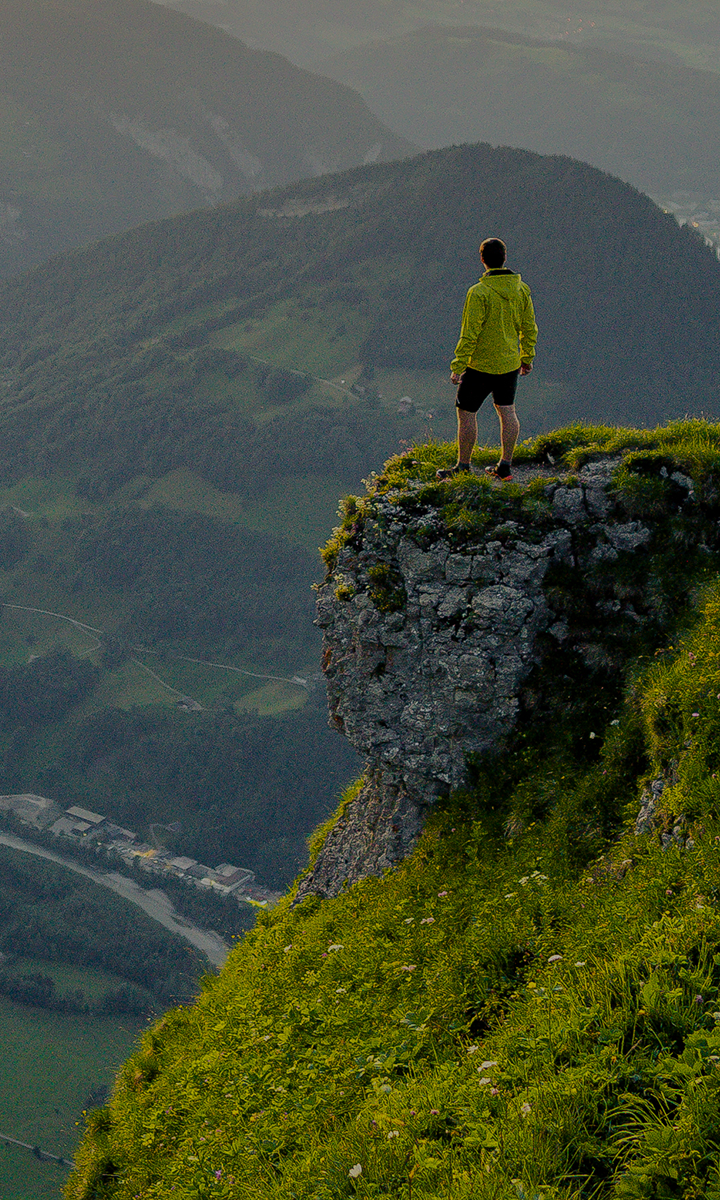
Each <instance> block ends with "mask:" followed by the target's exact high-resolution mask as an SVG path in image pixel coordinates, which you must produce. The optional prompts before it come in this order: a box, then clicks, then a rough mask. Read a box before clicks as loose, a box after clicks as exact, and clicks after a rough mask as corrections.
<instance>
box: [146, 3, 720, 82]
mask: <svg viewBox="0 0 720 1200" xmlns="http://www.w3.org/2000/svg"><path fill="white" fill-rule="evenodd" d="M165 2H166V3H168V4H169V6H170V7H172V8H176V9H181V10H182V11H183V12H186V13H190V14H191V15H192V16H194V17H198V18H200V19H201V20H203V21H208V22H210V23H211V24H214V25H219V26H220V27H221V28H223V29H226V30H227V31H228V32H229V33H232V34H234V35H235V37H239V38H242V39H243V41H247V42H249V43H250V44H252V45H257V46H262V47H267V48H269V49H272V50H278V51H279V52H280V53H282V54H286V55H287V56H288V58H290V59H291V60H292V61H293V62H297V63H300V64H301V65H302V66H317V64H318V63H319V62H320V61H321V60H322V59H324V58H326V57H327V56H328V55H330V54H333V53H334V52H337V51H342V50H345V49H349V48H351V47H354V46H360V45H363V44H365V43H368V42H373V41H376V40H378V39H385V38H392V37H397V36H398V35H401V34H404V33H407V32H409V31H410V30H413V29H417V28H419V27H421V26H423V25H427V24H429V23H430V22H436V23H438V24H441V25H470V24H472V25H490V26H495V27H498V28H502V29H505V30H510V31H512V32H515V33H523V34H526V35H528V36H530V37H538V38H543V39H547V40H551V41H552V40H557V39H558V38H563V39H565V40H567V41H569V42H573V43H577V44H583V45H585V44H587V45H591V46H605V47H606V48H607V49H617V50H621V51H623V52H625V53H629V54H637V55H638V56H640V57H643V58H655V59H660V60H662V61H665V62H672V61H675V62H678V63H681V62H682V63H686V64H687V65H689V66H694V67H704V68H707V69H711V70H720V48H719V43H720V31H719V29H718V12H717V6H716V4H715V3H714V0H685V2H684V3H682V4H680V3H665V4H660V3H656V4H649V3H647V0H604V2H603V4H602V5H600V6H597V7H595V8H594V9H593V8H590V9H588V8H587V7H585V8H582V11H580V9H579V7H578V5H577V4H576V3H574V2H573V0H502V3H500V2H499V0H392V3H388V2H387V0H273V3H272V4H269V3H267V0H264V2H263V0H165Z"/></svg>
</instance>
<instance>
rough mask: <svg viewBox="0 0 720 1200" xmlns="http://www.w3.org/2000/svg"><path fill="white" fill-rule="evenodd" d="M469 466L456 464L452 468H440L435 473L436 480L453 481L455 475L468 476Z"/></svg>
mask: <svg viewBox="0 0 720 1200" xmlns="http://www.w3.org/2000/svg"><path fill="white" fill-rule="evenodd" d="M469 474H470V466H469V464H466V463H456V464H455V466H454V467H441V468H440V470H439V471H436V472H435V478H436V479H453V478H454V477H455V476H456V475H469Z"/></svg>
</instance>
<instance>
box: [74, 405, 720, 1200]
mask: <svg viewBox="0 0 720 1200" xmlns="http://www.w3.org/2000/svg"><path fill="white" fill-rule="evenodd" d="M548 451H550V452H551V453H552V454H553V456H554V457H557V459H558V461H559V462H562V465H563V466H564V467H565V468H569V469H572V467H573V466H577V464H578V462H579V461H580V460H581V459H583V460H584V459H586V458H587V457H588V456H590V457H592V456H596V455H599V454H611V455H612V454H614V455H619V456H621V455H622V454H623V452H624V451H627V452H628V454H629V458H628V461H627V463H626V464H624V465H623V463H619V464H618V474H617V480H616V486H618V487H621V488H623V489H624V494H625V497H626V499H630V498H634V503H635V506H636V513H637V517H638V518H639V519H641V520H643V521H645V522H657V523H658V526H659V527H662V528H663V529H665V530H666V533H667V541H668V544H669V545H671V546H672V547H673V551H674V552H673V553H668V550H667V545H663V546H661V547H660V550H659V552H658V553H657V554H656V555H655V557H653V558H652V560H651V561H650V563H649V564H648V563H647V562H645V563H644V564H643V571H646V570H649V572H650V574H649V577H650V579H651V585H650V586H651V587H654V589H655V592H654V594H655V596H656V599H657V598H658V597H660V596H661V595H662V594H663V593H665V592H667V587H668V583H669V581H670V582H671V586H672V587H674V588H675V592H674V595H675V597H676V600H677V601H678V604H677V605H675V606H674V607H672V606H671V607H670V608H668V610H667V622H666V626H665V628H664V630H663V633H662V636H661V637H660V638H659V639H658V642H657V644H653V645H651V646H647V647H645V648H644V649H643V652H642V654H641V655H640V657H633V658H630V659H626V661H625V663H624V665H623V669H622V672H621V674H620V675H619V676H618V677H617V678H616V680H615V683H614V685H613V686H612V687H611V688H610V689H609V690H608V689H607V687H606V682H607V679H606V675H605V673H603V672H600V671H598V672H593V671H591V670H588V671H587V672H586V677H585V679H584V681H583V684H584V686H582V702H583V704H582V707H583V713H584V717H585V716H587V715H588V714H589V713H590V712H591V711H592V716H593V724H592V727H591V728H590V729H588V728H587V726H586V723H585V720H584V718H583V722H582V724H581V726H580V727H578V726H577V724H576V721H575V711H574V709H575V706H574V704H573V701H572V690H571V691H570V693H569V694H566V695H565V698H564V699H562V696H563V687H564V686H565V684H564V676H563V672H564V671H565V664H564V663H563V662H562V659H561V658H558V661H557V665H556V666H555V665H554V664H553V660H552V659H551V660H549V661H548V663H547V664H546V666H545V668H544V669H545V672H546V673H547V674H548V675H549V676H550V679H549V680H548V681H547V682H548V684H549V686H551V685H553V684H554V685H555V686H556V687H557V695H558V703H557V705H556V708H555V710H554V712H553V713H552V719H551V720H549V719H548V716H547V714H546V713H545V712H542V713H540V715H539V717H536V718H533V716H532V714H531V715H530V716H529V718H528V719H527V720H526V721H525V723H524V724H523V725H522V726H521V727H520V728H519V730H518V732H517V734H515V735H513V737H512V738H511V739H510V741H509V743H508V745H507V746H506V747H505V748H504V750H503V751H502V752H501V753H500V754H498V755H497V756H496V757H494V758H492V759H489V760H486V761H480V762H478V763H476V764H475V768H474V771H473V772H472V774H471V778H470V781H469V785H468V787H467V789H466V790H463V791H461V792H458V793H456V794H455V795H453V796H452V797H451V798H450V799H449V801H447V802H444V803H442V804H440V805H439V806H438V807H437V809H436V811H435V813H434V816H433V818H432V819H431V821H430V823H429V825H428V827H427V829H426V832H425V834H424V837H423V839H422V840H421V842H420V844H419V846H418V848H417V850H416V851H415V853H414V854H413V855H412V856H411V857H410V858H409V859H407V860H406V861H405V862H404V863H403V864H402V865H401V866H400V867H399V868H398V869H396V870H395V871H393V872H391V873H389V874H388V875H386V876H385V877H384V878H383V879H380V880H378V879H368V880H365V881H363V882H360V883H358V884H356V885H355V886H353V887H352V888H350V889H349V890H348V891H346V892H345V893H343V894H341V895H340V896H338V897H337V898H336V899H333V900H329V901H322V902H321V901H319V900H318V899H308V900H305V901H304V902H303V903H302V904H301V905H299V906H298V907H297V908H294V909H293V908H292V907H291V904H290V901H291V899H292V895H290V896H289V897H288V899H287V900H286V901H284V902H282V903H281V905H279V906H278V908H277V909H276V910H275V911H274V912H273V913H271V914H268V915H267V916H265V917H264V918H263V919H262V922H261V924H260V927H259V928H258V929H257V930H256V931H255V932H253V933H252V934H250V935H249V936H247V937H246V938H245V940H244V942H243V943H242V944H241V945H240V946H238V948H237V949H236V951H235V952H234V954H233V955H232V956H231V959H230V961H229V963H228V965H227V967H226V968H225V970H224V971H223V973H222V974H221V976H220V977H219V978H217V979H216V980H213V981H211V982H210V983H209V985H208V986H207V988H206V990H205V991H204V994H203V996H202V997H201V999H200V1000H199V1001H198V1003H197V1004H196V1005H195V1006H194V1007H193V1008H191V1009H184V1010H178V1011H176V1012H173V1013H169V1014H168V1015H167V1016H166V1017H165V1018H164V1019H163V1021H162V1022H161V1023H160V1024H159V1025H158V1026H157V1027H156V1028H155V1029H153V1030H152V1031H150V1032H149V1033H148V1034H147V1035H146V1037H145V1039H144V1042H143V1045H142V1048H141V1050H140V1052H139V1053H138V1054H137V1055H135V1056H134V1057H133V1058H132V1059H131V1060H130V1062H129V1063H128V1064H127V1065H126V1066H125V1068H124V1069H123V1070H122V1072H121V1074H120V1076H119V1080H118V1083H117V1087H116V1090H115V1093H114V1096H113V1098H112V1100H111V1102H110V1104H109V1105H108V1107H106V1108H104V1109H101V1110H99V1111H97V1112H95V1113H93V1114H91V1115H90V1117H89V1118H88V1130H87V1134H86V1137H85V1141H84V1143H83V1145H82V1147H81V1150H80V1152H79V1154H78V1157H77V1162H78V1169H77V1171H76V1173H75V1174H74V1176H73V1177H72V1179H71V1181H70V1183H69V1185H68V1189H67V1193H66V1194H67V1197H68V1200H90V1198H91V1197H94V1198H99V1197H104V1198H108V1200H109V1198H111V1197H112V1198H113V1200H125V1198H130V1197H135V1196H137V1195H142V1196H143V1197H147V1198H148V1200H159V1198H161V1197H162V1198H164V1197H168V1198H169V1197H170V1196H173V1197H184V1198H187V1200H190V1198H191V1197H194V1198H199V1197H206V1196H218V1197H221V1196H224V1197H228V1198H229V1197H232V1198H233V1200H241V1198H243V1197H250V1196H256V1195H257V1194H258V1193H261V1194H262V1195H263V1196H264V1197H265V1196H267V1197H278V1200H279V1198H280V1197H284V1198H286V1200H290V1198H291V1197H303V1198H306V1197H307V1198H308V1200H309V1198H310V1197H313V1198H316V1200H331V1198H333V1200H334V1198H336V1197H342V1196H364V1197H379V1196H387V1195H398V1196H405V1195H407V1196H408V1197H412V1196H414V1197H416V1198H419V1197H428V1198H430V1197H433V1198H435V1197H440V1196H442V1197H443V1198H445V1197H447V1198H453V1200H460V1198H463V1197H466V1198H468V1200H469V1198H470V1197H472V1198H473V1200H491V1198H492V1200H496V1198H499V1197H505V1196H508V1197H509V1196H517V1197H518V1198H519V1200H525V1198H527V1197H534V1198H536V1200H539V1197H540V1196H553V1197H558V1198H563V1200H571V1198H572V1200H581V1198H582V1200H589V1198H590V1197H595V1198H596V1200H598V1198H601V1197H602V1198H608V1200H609V1198H610V1197H613V1198H614V1197H618V1198H620V1197H622V1198H625V1200H631V1198H633V1200H660V1198H663V1200H671V1198H673V1200H680V1198H683V1200H699V1198H700V1197H707V1198H709V1200H710V1198H711V1200H716V1198H717V1196H718V1195H720V1172H719V1170H718V1168H719V1166H720V1143H719V1142H718V1133H717V1130H718V1117H719V1113H720V1109H719V1107H718V1106H719V1104H720V1085H719V1077H718V1069H717V1063H718V1058H719V1057H720V1012H718V1011H716V1010H717V1009H718V995H719V993H718V986H719V983H720V974H719V973H718V961H719V959H720V912H719V910H718V889H717V879H718V870H719V869H720V848H719V847H720V824H719V821H720V818H719V815H718V814H719V812H720V810H719V809H718V796H719V791H718V782H717V778H716V776H717V769H718V745H719V744H720V705H719V703H718V695H719V694H720V667H719V660H720V593H719V592H718V585H717V570H718V559H717V551H716V550H711V549H710V547H711V546H715V545H716V541H717V539H716V536H715V533H714V526H715V522H716V519H717V513H718V480H719V479H720V427H718V426H710V425H706V424H704V423H702V422H695V423H686V424H685V425H677V426H674V427H671V428H670V429H669V430H660V431H657V432H656V433H654V434H652V433H650V434H645V433H641V432H639V431H632V430H624V431H623V430H621V431H617V430H613V429H610V428H605V429H591V428H587V427H582V428H580V427H576V428H574V429H570V430H565V431H560V432H558V433H556V434H555V435H553V437H552V438H542V439H539V440H538V442H537V443H536V444H535V445H534V446H532V447H529V448H528V449H527V451H526V453H527V456H528V458H530V457H531V456H532V455H535V456H536V458H537V459H538V460H546V455H547V453H548ZM444 454H445V450H444V449H443V448H442V447H440V448H438V447H435V446H430V447H428V448H422V449H421V450H420V451H419V452H416V454H415V460H416V465H415V467H414V468H413V466H412V464H411V463H410V462H409V459H408V458H407V457H406V458H404V459H403V460H398V459H395V460H394V461H393V462H391V463H390V464H389V466H388V472H387V473H386V474H385V475H384V476H382V477H380V479H379V481H378V484H377V486H378V487H379V488H383V487H387V486H388V485H390V486H393V487H399V486H400V487H401V486H403V485H402V480H403V479H404V480H405V481H406V483H407V482H410V483H412V480H413V470H414V471H415V476H416V477H418V476H419V478H420V479H424V478H425V477H426V476H428V477H429V476H430V475H431V474H432V469H433V468H434V465H435V463H436V462H437V461H439V460H440V459H441V458H442V457H443V455H444ZM632 464H634V466H632V469H630V468H631V465H632ZM643 464H644V467H643ZM641 467H642V468H643V469H641ZM663 468H664V470H665V472H666V475H665V476H663V475H662V474H661V471H662V469H663ZM673 468H677V469H679V470H680V471H681V472H682V473H683V474H684V475H685V476H687V477H691V478H692V481H693V486H694V489H695V496H696V499H697V501H698V506H697V511H696V513H695V516H694V517H692V518H688V517H686V516H683V515H680V514H678V513H677V512H676V511H674V509H673V507H672V505H669V506H668V502H667V498H668V497H669V495H670V492H669V491H668V488H667V486H666V484H665V482H664V480H665V479H666V478H667V477H668V474H669V472H671V470H672V469H673ZM416 482H417V480H416ZM438 490H439V491H442V490H443V489H438ZM456 492H457V487H456V486H455V485H454V484H450V485H447V486H446V488H445V489H444V491H443V494H444V495H445V496H446V498H447V501H448V504H449V506H450V507H452V501H453V499H454V498H455V499H456V498H457V497H456ZM503 496H505V497H506V501H503ZM525 502H527V503H528V504H531V503H533V502H537V496H536V495H535V494H534V493H532V487H531V488H530V491H529V492H528V494H527V495H526V494H525V493H524V492H523V489H521V488H519V487H517V488H514V487H510V488H508V489H507V490H504V491H503V492H502V493H501V494H500V497H499V498H498V499H497V504H498V505H502V504H503V503H506V504H507V510H508V513H509V514H511V513H512V511H513V506H514V505H517V504H519V503H525ZM447 517H448V512H447V511H446V512H444V514H443V512H442V511H439V514H438V519H443V520H444V519H446V518H447ZM689 520H690V521H691V522H692V529H691V528H690V525H689V524H688V521H689ZM458 528H460V526H458ZM463 528H466V527H463ZM466 533H467V529H466ZM467 536H472V535H471V534H468V535H467ZM480 536H481V535H480ZM704 536H707V538H708V539H709V540H708V542H707V543H706V547H705V553H704V554H702V553H700V552H699V551H698V554H697V556H695V557H692V558H690V557H686V558H685V559H684V560H683V553H684V551H685V550H686V548H687V545H688V539H689V538H692V539H693V543H694V544H695V545H699V544H700V543H701V542H703V538H704ZM623 570H624V574H623V573H621V574H620V575H619V576H618V581H617V583H618V586H622V587H624V588H625V589H626V590H627V589H630V590H631V589H632V586H633V575H632V564H631V562H630V561H628V562H627V563H626V564H625V566H624V568H623ZM653 579H654V580H655V582H654V583H652V580H653ZM681 585H682V586H681ZM565 587H566V589H568V603H569V604H570V605H571V606H572V602H573V599H572V595H571V594H570V593H571V592H572V590H573V588H574V593H573V594H574V597H575V599H574V603H575V604H576V605H577V606H578V612H580V611H581V610H582V611H583V613H584V618H583V619H585V620H587V619H588V615H587V611H586V608H587V605H586V604H585V607H583V605H584V600H586V599H587V597H586V594H585V592H584V582H583V580H581V579H579V578H576V579H574V580H573V579H570V578H568V579H566V580H565ZM626 594H629V592H627V593H626ZM594 620H595V625H596V631H595V635H596V637H597V638H599V639H602V636H603V628H604V621H603V617H602V616H601V615H597V614H596V616H595V618H594ZM554 671H557V675H558V677H557V678H554V676H553V672H554ZM580 686H581V685H580V684H579V683H578V682H577V681H576V682H575V683H573V684H572V687H574V688H575V689H576V694H578V695H579V689H580ZM651 782H654V783H655V785H656V786H655V793H654V794H655V796H656V798H657V796H658V795H659V793H660V791H661V788H660V786H659V785H660V783H662V784H663V785H664V790H662V795H661V799H660V802H659V803H658V806H657V811H656V814H655V819H654V824H653V823H652V822H650V823H648V824H646V825H645V826H644V827H640V828H639V830H638V831H636V829H635V819H636V817H637V815H638V811H639V809H640V807H641V803H642V804H645V803H646V801H647V799H648V798H649V797H650V794H651V792H650V787H649V785H650V783H651ZM646 815H647V814H646ZM326 830H327V826H326V827H325V829H323V830H320V831H319V832H318V834H317V837H316V839H315V842H314V851H315V852H317V850H318V848H319V846H320V844H321V842H322V839H323V837H324V835H325V832H326Z"/></svg>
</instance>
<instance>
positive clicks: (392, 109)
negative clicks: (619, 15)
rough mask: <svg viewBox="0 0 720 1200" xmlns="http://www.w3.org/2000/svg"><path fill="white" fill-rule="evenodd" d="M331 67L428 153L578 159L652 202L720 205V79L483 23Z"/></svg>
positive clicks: (367, 50)
mask: <svg viewBox="0 0 720 1200" xmlns="http://www.w3.org/2000/svg"><path fill="white" fill-rule="evenodd" d="M322 69H323V71H325V72H326V73H327V74H328V75H331V76H332V77H333V78H334V79H338V80H340V81H342V82H343V83H346V84H349V85H350V86H351V87H355V88H357V89H358V90H359V91H360V92H361V93H362V95H363V96H364V98H365V99H366V100H367V101H368V104H369V105H370V106H371V108H372V109H373V111H374V112H376V113H377V114H378V116H379V117H380V118H381V119H382V120H383V121H386V122H387V123H388V124H389V125H391V126H392V128H394V129H396V130H397V131H398V132H399V133H401V134H402V135H403V136H405V137H408V138H411V139H412V140H413V141H415V142H417V143H419V144H421V145H425V146H443V145H449V144H453V143H458V142H463V141H478V140H483V141H489V142H492V143H495V144H500V145H511V146H523V147H526V148H528V149H531V150H537V151H540V152H542V153H544V154H558V153H560V154H569V155H571V156H572V157H574V158H579V159H582V160H584V161H585V162H589V163H592V164H593V165H594V166H598V167H601V168H602V169H604V170H607V171H611V172H612V173H613V174H616V175H619V176H620V177H621V178H623V179H626V180H628V181H629V182H631V183H633V184H635V185H636V186H638V187H641V188H643V189H644V190H647V191H650V192H651V193H658V194H666V193H669V192H674V191H678V190H688V191H697V192H702V193H704V194H706V195H708V196H712V197H718V198H720V166H719V165H718V164H719V163H720V76H719V75H717V74H714V73H712V72H709V71H697V70H692V69H690V68H688V67H684V66H682V65H668V64H662V63H657V62H640V61H638V60H637V59H633V58H629V57H627V56H624V55H620V54H613V53H611V52H610V51H607V50H602V49H598V48H592V47H585V46H582V45H573V44H571V43H569V42H559V43H558V42H556V43H552V44H549V43H547V42H540V41H534V40H530V39H528V38H524V37H521V36H519V35H516V34H509V33H503V32H501V31H498V30H491V29H480V28H477V27H475V28H473V27H471V26H468V27H465V28H455V29H452V30H449V29H447V28H443V27H440V26H434V27H430V28H425V29H420V30H416V31H414V32H412V33H408V34H405V35H404V36H402V37H399V38H395V39H391V40H388V41H382V42H375V43H373V44H371V45H366V46H361V47H356V48H354V49H352V50H347V51H345V52H344V53H343V54H341V55H337V56H335V57H334V58H332V59H329V60H328V61H327V62H326V63H324V64H323V68H322Z"/></svg>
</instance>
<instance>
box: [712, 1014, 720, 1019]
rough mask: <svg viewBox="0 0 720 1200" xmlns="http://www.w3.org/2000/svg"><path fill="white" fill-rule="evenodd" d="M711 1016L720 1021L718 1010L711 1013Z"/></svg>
mask: <svg viewBox="0 0 720 1200" xmlns="http://www.w3.org/2000/svg"><path fill="white" fill-rule="evenodd" d="M713 1018H714V1020H716V1021H720V1012H716V1013H713Z"/></svg>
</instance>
